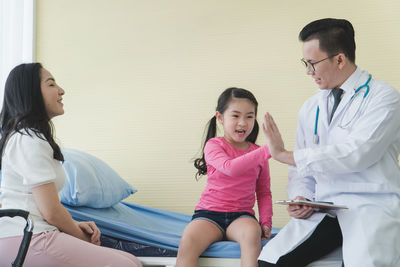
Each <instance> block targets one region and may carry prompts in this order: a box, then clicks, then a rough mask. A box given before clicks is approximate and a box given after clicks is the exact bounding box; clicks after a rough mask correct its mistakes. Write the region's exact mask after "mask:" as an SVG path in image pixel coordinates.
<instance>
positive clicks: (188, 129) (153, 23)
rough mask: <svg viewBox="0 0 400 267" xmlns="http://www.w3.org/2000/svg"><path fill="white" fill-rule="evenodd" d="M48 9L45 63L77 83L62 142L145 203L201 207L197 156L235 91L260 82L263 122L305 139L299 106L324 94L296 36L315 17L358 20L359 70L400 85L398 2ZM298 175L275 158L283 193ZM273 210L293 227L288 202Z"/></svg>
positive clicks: (42, 43)
mask: <svg viewBox="0 0 400 267" xmlns="http://www.w3.org/2000/svg"><path fill="white" fill-rule="evenodd" d="M37 12H38V14H37V19H38V23H37V60H38V61H39V62H42V63H43V64H44V66H45V67H46V68H47V69H49V70H50V71H51V72H52V74H53V75H54V76H55V78H56V80H57V81H58V83H59V84H60V85H61V86H62V87H63V88H64V89H65V91H66V94H65V97H64V104H65V110H66V114H65V115H64V116H62V117H59V118H55V125H56V129H57V137H58V140H59V141H60V143H61V145H63V146H65V147H71V148H76V149H80V150H84V151H86V152H88V153H91V154H93V155H95V156H97V157H99V158H101V159H103V160H105V161H106V162H107V163H109V164H110V166H112V167H113V168H114V169H115V170H116V171H117V172H118V173H119V174H120V175H121V176H122V177H124V179H126V180H127V181H128V182H129V183H131V184H132V185H133V186H135V187H136V188H138V190H139V191H138V192H137V193H136V194H135V195H133V196H132V197H130V198H129V199H128V201H130V202H134V203H137V204H142V205H146V206H152V207H157V208H163V209H169V210H173V211H179V212H185V213H189V214H190V213H192V211H193V208H194V206H195V204H196V203H197V200H198V198H199V197H200V193H201V191H202V189H203V188H204V186H205V181H206V178H203V179H201V180H200V181H199V182H197V181H196V180H195V179H194V174H195V168H194V167H193V162H192V160H193V158H194V157H195V156H196V155H198V152H199V149H200V146H201V138H202V136H203V131H204V126H205V124H206V123H207V121H208V120H209V119H210V118H211V116H212V115H213V114H214V109H215V106H216V101H217V97H218V95H219V94H220V93H221V92H222V90H223V89H225V88H227V87H230V86H237V87H243V88H246V89H249V90H251V91H252V92H253V93H254V94H255V96H256V97H257V99H258V101H259V103H260V107H259V115H258V119H259V120H261V119H262V115H263V114H264V113H265V112H266V111H269V112H271V113H272V114H273V115H274V117H275V119H276V121H277V123H278V125H279V126H280V128H281V131H282V135H283V137H284V139H285V141H286V144H287V148H289V149H290V148H293V147H294V136H295V129H296V123H297V112H298V110H299V109H300V107H301V105H302V103H303V102H304V101H305V100H306V99H307V98H308V97H310V96H311V95H312V94H314V93H315V92H316V91H317V86H316V85H315V84H314V82H313V81H312V79H310V78H309V77H307V76H306V75H305V70H304V69H303V67H302V66H301V65H300V60H299V59H300V58H301V57H302V55H301V43H300V42H299V41H298V39H297V36H298V33H299V31H300V30H301V28H302V27H303V26H304V25H305V24H306V23H308V22H310V21H312V20H314V19H319V18H323V17H336V18H346V19H349V20H350V21H351V22H352V23H353V25H354V28H355V32H356V41H357V50H356V57H357V58H356V61H357V63H358V64H359V66H360V67H361V68H363V69H367V70H369V71H370V72H371V73H372V74H373V75H374V76H375V77H376V78H378V79H381V80H385V81H387V82H388V83H390V84H392V85H393V86H395V87H396V88H400V81H399V78H398V77H399V76H398V71H399V70H400V48H399V47H400V26H399V25H400V16H399V14H400V2H399V1H396V0H390V1H361V0H357V1H351V0H350V1H348V0H346V1H345V0H338V1H316V0H309V1H268V0H263V1H261V0H258V1H238V0H236V1H232V0H219V1H214V0H202V1H183V0H182V1H178V0H170V1H161V0H146V1H139V0H113V1H109V0H79V1H78V0H69V1H66V0H38V1H37ZM310 116H311V117H313V116H314V115H313V114H310ZM310 134H311V133H310ZM258 143H259V144H263V143H264V137H263V136H262V134H260V136H259V139H258ZM287 174H288V169H287V167H286V166H284V165H283V164H280V163H277V162H274V161H271V177H272V192H273V198H274V200H277V199H285V198H286V193H285V187H286V184H287ZM274 212H275V215H274V218H273V223H274V226H278V227H281V226H283V225H284V224H285V223H286V222H287V221H288V219H289V217H288V215H287V213H286V210H285V208H284V207H281V206H274Z"/></svg>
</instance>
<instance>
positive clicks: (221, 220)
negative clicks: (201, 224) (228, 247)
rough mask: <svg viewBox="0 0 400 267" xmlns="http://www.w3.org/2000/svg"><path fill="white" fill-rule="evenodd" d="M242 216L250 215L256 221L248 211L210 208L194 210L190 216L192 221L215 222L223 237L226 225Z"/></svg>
mask: <svg viewBox="0 0 400 267" xmlns="http://www.w3.org/2000/svg"><path fill="white" fill-rule="evenodd" d="M242 217H250V218H253V219H254V220H256V221H257V218H256V217H255V216H254V215H253V214H251V213H249V212H220V211H211V210H195V211H194V214H193V216H192V221H194V220H206V221H209V222H210V223H213V224H215V225H216V226H217V227H218V228H219V229H220V230H221V232H222V234H223V235H224V238H225V233H226V229H227V228H228V226H229V225H230V224H231V223H232V222H233V221H234V220H236V219H239V218H242ZM257 222H258V221H257Z"/></svg>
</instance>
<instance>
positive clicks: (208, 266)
mask: <svg viewBox="0 0 400 267" xmlns="http://www.w3.org/2000/svg"><path fill="white" fill-rule="evenodd" d="M138 258H139V260H140V261H141V262H142V264H143V266H144V267H150V266H152V267H153V266H162V267H175V264H176V257H138ZM341 259H342V249H341V248H339V249H337V250H335V251H333V252H331V253H330V254H328V255H326V256H325V257H323V258H322V259H320V260H318V261H316V262H313V263H310V264H309V265H307V267H341V266H342V260H341ZM199 267H240V259H238V258H206V257H204V258H203V257H202V258H200V259H199Z"/></svg>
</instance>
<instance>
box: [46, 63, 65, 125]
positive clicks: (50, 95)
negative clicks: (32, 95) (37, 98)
mask: <svg viewBox="0 0 400 267" xmlns="http://www.w3.org/2000/svg"><path fill="white" fill-rule="evenodd" d="M40 88H41V90H42V96H43V101H44V106H45V108H46V112H47V115H48V116H49V118H50V119H52V118H54V117H55V116H58V115H62V114H64V107H63V106H64V104H63V103H62V96H63V95H64V93H65V92H64V90H63V89H62V88H61V87H60V86H58V85H57V84H56V81H55V79H54V77H53V76H52V75H51V73H50V72H49V71H48V70H46V69H45V68H42V69H41V70H40Z"/></svg>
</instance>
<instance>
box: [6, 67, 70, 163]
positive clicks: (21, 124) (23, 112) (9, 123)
mask: <svg viewBox="0 0 400 267" xmlns="http://www.w3.org/2000/svg"><path fill="white" fill-rule="evenodd" d="M42 68H43V67H42V65H41V64H40V63H29V64H21V65H18V66H16V67H15V68H14V69H13V70H11V72H10V74H9V75H8V78H7V81H6V85H5V89H4V101H3V108H2V110H1V113H0V135H1V139H0V153H1V157H0V169H1V166H2V158H3V152H4V148H5V146H6V142H7V140H8V137H9V136H10V134H12V133H14V132H19V133H22V134H25V133H26V134H30V133H31V131H33V133H34V134H35V135H36V136H37V137H39V138H40V139H43V140H45V141H47V142H48V143H49V144H50V146H51V147H52V148H53V157H54V159H56V160H60V161H64V156H63V154H62V153H61V150H60V147H59V146H58V145H57V144H56V142H55V141H54V138H53V132H54V126H53V123H52V122H51V120H50V118H49V116H48V114H47V112H46V108H45V105H44V101H43V96H42V91H41V87H40V70H41V69H42ZM27 130H30V131H27Z"/></svg>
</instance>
